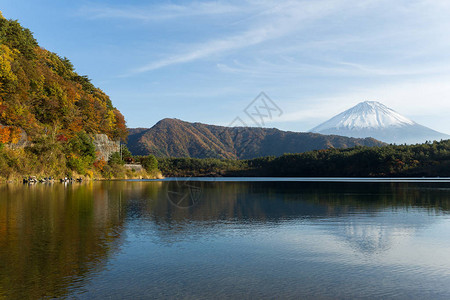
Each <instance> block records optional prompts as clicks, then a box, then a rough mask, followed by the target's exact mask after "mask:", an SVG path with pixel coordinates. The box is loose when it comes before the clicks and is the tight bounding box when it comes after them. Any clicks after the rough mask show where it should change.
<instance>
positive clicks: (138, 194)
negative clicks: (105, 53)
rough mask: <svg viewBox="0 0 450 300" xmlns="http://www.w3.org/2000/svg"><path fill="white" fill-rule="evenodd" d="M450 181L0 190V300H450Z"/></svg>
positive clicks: (196, 182) (165, 183)
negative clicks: (155, 299) (390, 299)
mask: <svg viewBox="0 0 450 300" xmlns="http://www.w3.org/2000/svg"><path fill="white" fill-rule="evenodd" d="M449 212H450V181H449V180H446V179H433V180H426V181H424V180H422V179H412V180H405V179H392V180H390V179H383V180H367V179H300V180H299V179H289V178H287V179H274V178H256V179H255V178H253V179H226V178H225V179H219V180H218V179H213V178H209V179H189V180H185V179H170V180H167V179H166V180H159V181H152V180H150V181H103V182H87V183H81V184H79V183H74V184H60V183H54V184H36V185H30V186H28V185H14V184H8V185H7V184H4V185H0V299H1V298H7V299H29V298H55V297H57V298H70V299H72V298H75V299H104V298H110V299H123V298H131V299H141V298H187V299H212V298H215V299H217V298H231V299H236V298H238V299H249V298H271V299H274V298H293V299H294V298H314V299H317V298H319V299H328V298H329V299H335V298H370V299H373V298H400V299H427V298H428V299H429V298H433V299H450V214H449Z"/></svg>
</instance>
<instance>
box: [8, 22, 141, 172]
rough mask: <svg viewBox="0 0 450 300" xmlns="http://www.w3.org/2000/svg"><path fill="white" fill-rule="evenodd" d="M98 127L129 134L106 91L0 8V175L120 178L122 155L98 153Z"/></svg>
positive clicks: (114, 135) (120, 136) (111, 134)
mask: <svg viewBox="0 0 450 300" xmlns="http://www.w3.org/2000/svg"><path fill="white" fill-rule="evenodd" d="M98 134H104V135H106V136H107V137H108V138H109V139H110V140H115V141H117V140H123V141H124V140H126V138H127V135H128V130H127V127H126V124H125V119H124V117H123V115H122V114H121V113H120V111H119V110H118V109H117V108H115V107H114V106H113V104H112V102H111V99H110V98H109V97H108V95H106V94H105V93H104V92H103V91H102V90H101V89H99V88H97V87H95V86H94V85H93V84H92V83H91V81H90V80H89V78H88V77H87V76H82V75H79V74H78V73H77V72H76V71H75V68H74V66H73V65H72V63H71V62H70V60H69V59H67V58H66V57H61V56H59V55H58V54H55V53H53V52H51V51H48V50H46V49H44V48H42V47H40V46H39V44H38V42H37V41H36V39H35V38H34V37H33V34H32V32H31V31H30V30H29V29H27V28H24V27H22V26H21V25H20V23H19V22H18V21H16V20H8V19H5V18H4V17H3V16H2V14H1V13H0V179H17V178H20V177H22V176H31V175H35V176H36V175H37V176H42V177H44V176H72V175H73V176H86V177H93V176H98V177H107V178H111V177H122V178H123V177H125V176H126V174H125V173H126V170H125V169H124V168H123V161H121V158H120V156H119V158H117V155H116V156H114V157H113V159H112V160H111V159H110V161H105V160H104V159H103V158H101V157H102V156H101V155H99V153H98V152H96V148H95V146H94V141H95V138H96V136H97V135H98ZM131 176H133V175H132V174H131Z"/></svg>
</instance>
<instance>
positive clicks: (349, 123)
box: [310, 101, 450, 144]
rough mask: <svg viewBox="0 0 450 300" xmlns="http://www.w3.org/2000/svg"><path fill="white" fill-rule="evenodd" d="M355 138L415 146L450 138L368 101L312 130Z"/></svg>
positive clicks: (379, 104) (377, 103)
mask: <svg viewBox="0 0 450 300" xmlns="http://www.w3.org/2000/svg"><path fill="white" fill-rule="evenodd" d="M310 131H311V132H316V133H321V134H337V135H342V136H348V137H355V138H366V137H373V138H375V139H377V140H380V141H383V142H387V143H393V144H404V143H406V144H415V143H423V142H425V141H432V140H441V139H449V138H450V136H449V135H446V134H443V133H440V132H437V131H435V130H433V129H430V128H428V127H425V126H423V125H420V124H417V123H416V122H414V121H412V120H410V119H408V118H407V117H405V116H402V115H401V114H399V113H398V112H396V111H394V110H392V109H390V108H388V107H386V106H385V105H383V104H381V103H380V102H376V101H365V102H361V103H359V104H357V105H356V106H354V107H352V108H350V109H348V110H346V111H344V112H342V113H340V114H338V115H336V116H334V117H333V118H331V119H330V120H328V121H326V122H324V123H322V124H320V125H319V126H317V127H315V128H313V129H311V130H310Z"/></svg>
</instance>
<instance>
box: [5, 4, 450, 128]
mask: <svg viewBox="0 0 450 300" xmlns="http://www.w3.org/2000/svg"><path fill="white" fill-rule="evenodd" d="M0 9H1V10H2V12H3V15H4V16H5V17H6V18H10V19H18V20H19V21H20V22H21V23H22V24H23V25H24V26H25V27H28V28H30V29H31V30H32V31H33V32H34V34H35V37H36V38H37V39H38V41H39V43H40V45H41V46H42V47H44V48H46V49H48V50H50V51H53V52H56V53H58V54H59V55H61V56H66V57H68V58H69V59H70V60H71V61H72V62H73V63H74V65H75V67H76V69H77V71H78V73H80V74H82V75H88V76H89V77H90V78H91V79H92V81H93V83H94V84H95V85H96V86H98V87H100V88H101V89H103V90H104V91H105V92H106V93H107V94H108V95H110V96H111V99H112V101H113V103H114V105H115V106H117V107H118V108H119V109H120V110H121V111H122V112H123V113H124V115H125V117H126V120H127V122H128V126H130V127H151V126H152V125H154V124H155V123H156V122H157V121H158V120H160V119H162V118H166V117H174V118H179V119H182V120H186V121H198V122H203V123H210V124H219V125H227V124H229V123H230V122H231V121H232V120H234V119H235V118H236V117H241V118H242V119H244V120H245V118H246V115H245V113H244V112H243V111H244V109H245V108H246V107H247V105H248V104H249V103H250V102H251V101H252V100H253V99H254V98H255V97H256V96H257V95H258V94H259V93H260V92H261V91H264V92H265V93H266V94H267V95H269V97H271V99H272V100H273V101H274V102H275V103H276V104H277V105H278V106H279V107H280V108H281V109H282V111H283V114H282V115H281V116H276V117H274V118H273V119H272V121H270V122H266V127H278V128H280V129H285V130H292V131H306V130H309V129H311V128H312V127H314V126H316V125H318V124H319V123H321V122H323V121H325V120H327V119H329V118H330V117H332V116H333V115H335V114H337V113H339V112H341V111H343V110H345V109H347V108H350V107H351V106H353V105H355V104H357V103H358V102H361V101H365V100H376V101H380V102H382V103H384V104H385V105H387V106H389V107H391V108H393V109H394V110H397V111H398V112H400V113H402V114H404V115H406V116H407V117H410V118H412V119H413V120H415V121H416V122H419V123H421V124H423V125H425V126H429V127H431V128H433V129H436V130H439V131H442V132H445V133H450V122H448V119H449V117H448V116H449V115H450V55H449V53H450V39H449V38H448V36H449V32H450V18H449V17H448V16H449V15H450V1H443V0H429V1H424V0H396V1H392V0H391V1H384V0H361V1H347V0H314V1H313V0H310V1H284V0H281V1H264V0H261V1H245V0H244V1H193V2H188V1H83V0H81V1H56V0H54V1H45V0H43V1H25V0H24V1H18V0H3V1H2V4H1V7H0ZM245 121H246V122H247V123H248V124H250V125H251V122H250V121H249V120H245Z"/></svg>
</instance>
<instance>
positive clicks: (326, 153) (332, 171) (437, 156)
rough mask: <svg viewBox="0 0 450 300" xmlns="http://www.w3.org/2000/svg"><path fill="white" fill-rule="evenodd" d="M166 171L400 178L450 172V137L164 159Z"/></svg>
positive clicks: (161, 161)
mask: <svg viewBox="0 0 450 300" xmlns="http://www.w3.org/2000/svg"><path fill="white" fill-rule="evenodd" d="M159 167H160V170H161V171H162V173H163V175H165V176H175V177H176V176H275V177H286V176H288V177H390V176H393V177H397V176H407V177H411V176H420V177H421V176H433V177H434V176H441V177H446V176H450V140H445V141H441V142H433V143H424V144H417V145H408V146H407V145H388V146H383V147H360V146H358V147H353V148H348V149H327V150H318V151H310V152H306V153H292V154H285V155H282V156H279V157H273V156H270V157H261V158H255V159H249V160H220V159H211V158H208V159H196V158H160V159H159Z"/></svg>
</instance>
